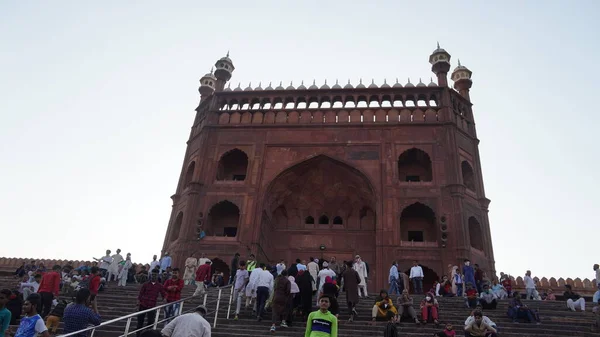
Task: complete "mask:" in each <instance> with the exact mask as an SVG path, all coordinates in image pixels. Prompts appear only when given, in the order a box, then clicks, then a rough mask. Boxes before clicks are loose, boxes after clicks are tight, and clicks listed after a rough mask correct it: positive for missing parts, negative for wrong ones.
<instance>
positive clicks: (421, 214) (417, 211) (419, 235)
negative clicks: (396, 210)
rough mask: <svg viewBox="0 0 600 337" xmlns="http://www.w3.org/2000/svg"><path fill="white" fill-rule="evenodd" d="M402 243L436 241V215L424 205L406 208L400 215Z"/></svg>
mask: <svg viewBox="0 0 600 337" xmlns="http://www.w3.org/2000/svg"><path fill="white" fill-rule="evenodd" d="M400 232H401V234H400V235H401V240H402V241H415V242H424V241H428V242H433V241H436V237H437V232H436V226H435V213H434V212H433V210H432V209H431V208H429V207H427V206H425V205H423V204H422V203H419V202H417V203H414V204H412V205H410V206H408V207H406V208H405V209H404V210H403V211H402V213H401V215H400Z"/></svg>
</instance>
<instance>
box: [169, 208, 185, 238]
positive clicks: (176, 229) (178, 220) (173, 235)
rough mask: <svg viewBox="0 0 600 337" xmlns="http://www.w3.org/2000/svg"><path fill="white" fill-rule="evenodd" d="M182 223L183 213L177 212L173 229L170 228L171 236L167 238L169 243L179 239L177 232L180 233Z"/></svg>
mask: <svg viewBox="0 0 600 337" xmlns="http://www.w3.org/2000/svg"><path fill="white" fill-rule="evenodd" d="M182 222H183V212H179V214H177V217H176V218H175V222H174V223H173V228H171V235H170V236H169V241H171V242H173V241H175V240H177V238H179V232H180V231H181V223H182Z"/></svg>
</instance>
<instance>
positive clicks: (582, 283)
mask: <svg viewBox="0 0 600 337" xmlns="http://www.w3.org/2000/svg"><path fill="white" fill-rule="evenodd" d="M510 279H511V280H512V287H513V291H514V290H518V291H524V290H525V281H524V280H523V277H521V276H519V277H517V278H514V277H512V276H511V277H510ZM533 280H534V281H535V283H536V287H537V289H538V291H546V290H548V289H552V290H553V291H554V292H555V293H559V292H561V291H562V288H563V287H564V286H565V284H569V285H571V286H572V287H573V291H574V292H576V293H579V294H581V295H587V296H591V295H593V294H594V293H595V292H596V291H597V290H598V286H597V285H596V279H593V280H590V279H587V278H586V279H584V280H581V279H580V278H576V279H574V280H573V279H572V278H567V279H566V280H565V279H564V278H562V277H561V278H559V279H556V278H554V277H551V278H550V279H548V278H546V277H542V278H541V279H540V278H538V277H534V278H533Z"/></svg>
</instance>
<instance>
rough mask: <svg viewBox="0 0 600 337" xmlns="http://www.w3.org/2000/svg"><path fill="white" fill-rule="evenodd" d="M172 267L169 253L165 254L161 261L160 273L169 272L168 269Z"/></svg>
mask: <svg viewBox="0 0 600 337" xmlns="http://www.w3.org/2000/svg"><path fill="white" fill-rule="evenodd" d="M170 266H171V257H170V256H169V253H168V252H165V255H164V256H163V257H162V258H161V259H160V272H161V273H162V272H163V271H165V270H167V268H168V267H170Z"/></svg>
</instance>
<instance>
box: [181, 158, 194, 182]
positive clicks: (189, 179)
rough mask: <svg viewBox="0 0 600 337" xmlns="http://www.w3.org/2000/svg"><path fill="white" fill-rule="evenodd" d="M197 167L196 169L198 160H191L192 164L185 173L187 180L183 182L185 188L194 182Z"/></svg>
mask: <svg viewBox="0 0 600 337" xmlns="http://www.w3.org/2000/svg"><path fill="white" fill-rule="evenodd" d="M195 169H196V162H191V163H190V165H188V169H187V172H186V173H185V180H184V183H183V187H184V188H185V187H186V186H187V185H189V184H190V183H191V182H192V179H193V178H194V170H195Z"/></svg>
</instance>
